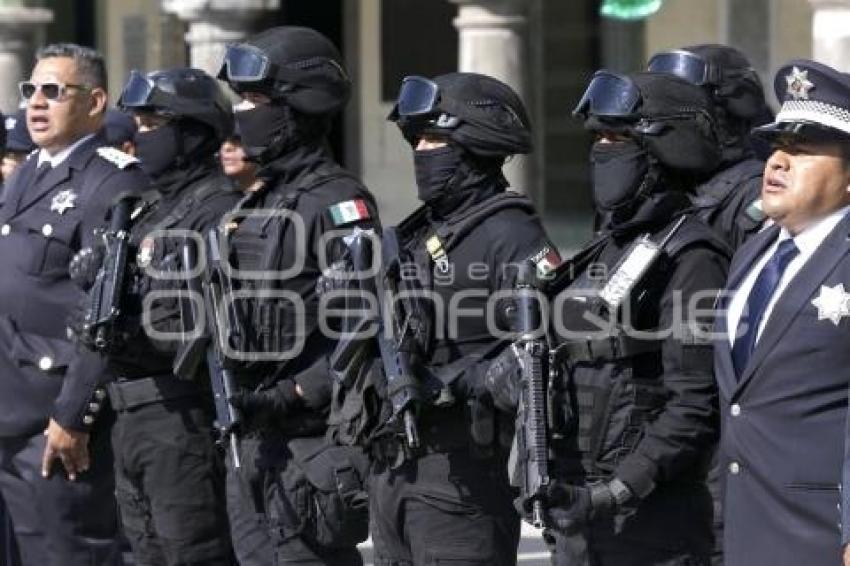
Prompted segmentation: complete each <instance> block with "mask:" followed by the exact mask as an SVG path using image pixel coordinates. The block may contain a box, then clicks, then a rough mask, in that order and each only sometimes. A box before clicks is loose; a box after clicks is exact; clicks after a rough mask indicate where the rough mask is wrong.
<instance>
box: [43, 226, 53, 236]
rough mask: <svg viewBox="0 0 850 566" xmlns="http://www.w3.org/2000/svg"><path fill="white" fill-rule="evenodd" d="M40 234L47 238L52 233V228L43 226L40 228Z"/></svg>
mask: <svg viewBox="0 0 850 566" xmlns="http://www.w3.org/2000/svg"><path fill="white" fill-rule="evenodd" d="M41 233H42V234H44V235H45V237H49V236H50V235H51V234H52V233H53V226H51V225H50V224H45V225H44V226H42V227H41Z"/></svg>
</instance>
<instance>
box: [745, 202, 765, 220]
mask: <svg viewBox="0 0 850 566" xmlns="http://www.w3.org/2000/svg"><path fill="white" fill-rule="evenodd" d="M744 214H746V215H747V217H748V218H749V219H750V220H752V221H753V222H763V221H764V219H765V218H766V217H767V215H766V214H765V213H764V209H762V205H761V199H756V200H754V201H753V202H751V203H750V205H749V206H748V207H747V209H746V210H745V211H744Z"/></svg>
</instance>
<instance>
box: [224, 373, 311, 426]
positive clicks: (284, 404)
mask: <svg viewBox="0 0 850 566" xmlns="http://www.w3.org/2000/svg"><path fill="white" fill-rule="evenodd" d="M228 401H229V402H230V404H231V405H233V406H234V407H235V408H237V409H239V410H240V411H242V414H243V415H244V416H245V418H246V419H247V420H253V419H256V418H268V417H277V418H283V417H286V416H287V415H288V414H289V413H290V412H291V411H292V410H293V409H295V408H296V407H297V406H299V405H300V403H301V397H300V396H299V395H298V393H297V392H296V391H295V382H294V381H292V380H291V379H283V380H281V381H278V382H277V383H275V384H274V386H273V387H271V388H270V389H265V390H263V391H244V390H240V391H236V392H235V393H234V394H233V395H232V396H231V397H230V399H228Z"/></svg>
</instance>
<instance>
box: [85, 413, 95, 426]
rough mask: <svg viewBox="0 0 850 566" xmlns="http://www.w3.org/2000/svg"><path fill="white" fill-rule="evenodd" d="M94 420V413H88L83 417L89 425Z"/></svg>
mask: <svg viewBox="0 0 850 566" xmlns="http://www.w3.org/2000/svg"><path fill="white" fill-rule="evenodd" d="M93 422H94V417H93V416H92V415H86V416H84V417H83V424H84V425H86V426H88V425H90V424H92V423H93Z"/></svg>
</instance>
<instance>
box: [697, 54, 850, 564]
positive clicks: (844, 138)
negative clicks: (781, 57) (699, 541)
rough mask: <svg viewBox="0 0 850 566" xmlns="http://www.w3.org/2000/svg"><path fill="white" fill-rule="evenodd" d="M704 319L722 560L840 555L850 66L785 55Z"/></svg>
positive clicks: (849, 329)
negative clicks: (757, 220)
mask: <svg viewBox="0 0 850 566" xmlns="http://www.w3.org/2000/svg"><path fill="white" fill-rule="evenodd" d="M774 88H775V91H776V96H777V98H778V99H779V100H780V101H782V107H781V109H780V111H779V113H778V114H777V116H776V120H775V121H774V122H773V123H771V124H769V125H766V126H763V127H760V128H757V129H756V130H755V132H754V133H755V135H758V136H761V137H763V138H765V139H766V140H768V141H769V142H770V144H771V146H772V148H773V152H772V154H771V155H770V157H769V158H768V160H767V165H766V168H765V175H764V184H763V186H762V202H763V206H764V212H765V214H766V215H767V216H768V217H769V218H771V219H772V220H773V222H774V225H773V226H772V227H770V228H769V229H767V230H764V231H762V232H761V233H759V234H757V235H756V236H754V237H753V238H751V239H750V240H748V241H747V242H746V243H745V244H744V246H742V247H741V248H740V249H739V250H738V252H737V253H736V255H735V257H734V259H733V262H732V266H731V269H730V275H729V280H728V282H727V293H726V295H725V296H724V298H723V300H722V302H721V309H720V311H719V313H718V320H717V325H716V328H715V350H714V351H715V354H714V356H715V375H716V379H717V383H718V386H719V390H720V413H721V419H722V426H721V431H722V438H721V458H722V463H723V465H724V467H725V474H724V479H725V492H724V493H725V499H724V502H723V507H724V521H725V529H724V551H725V563H726V564H727V565H728V566H768V565H770V566H791V565H798V564H807V565H812V566H827V565H834V564H839V563H841V559H842V553H843V560H844V562H843V563H844V564H845V565H848V564H850V551H848V550H847V548H848V547H847V544H848V542H850V500H848V490H847V489H846V488H845V489H843V490H842V489H841V486H842V485H844V486H847V485H848V481H850V459H848V454H850V453H849V452H848V446H850V444H848V428H847V423H848V397H847V391H848V386H850V349H848V348H847V344H848V341H850V294H848V290H850V246H848V241H850V216H848V211H850V77H848V75H846V74H843V73H840V72H838V71H836V70H835V69H832V68H830V67H828V66H826V65H823V64H820V63H817V62H814V61H807V60H797V61H791V62H789V63H788V64H786V65H784V66H783V67H782V68H780V69H779V71H778V72H777V74H776V78H775V81H774Z"/></svg>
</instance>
